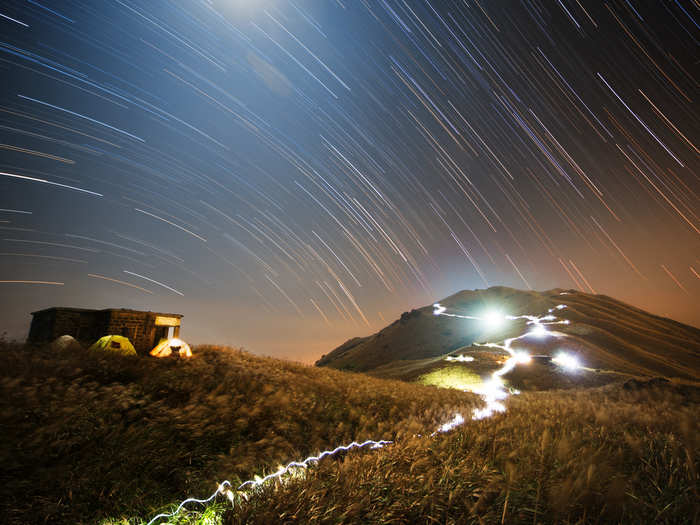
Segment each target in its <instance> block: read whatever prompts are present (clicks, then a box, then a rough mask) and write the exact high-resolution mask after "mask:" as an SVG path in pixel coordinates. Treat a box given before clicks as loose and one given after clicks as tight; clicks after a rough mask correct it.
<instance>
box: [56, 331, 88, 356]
mask: <svg viewBox="0 0 700 525" xmlns="http://www.w3.org/2000/svg"><path fill="white" fill-rule="evenodd" d="M82 349H83V345H81V344H80V343H79V342H78V341H76V340H75V338H74V337H73V336H70V335H62V336H61V337H57V338H56V339H54V340H53V342H52V343H51V350H53V351H54V352H60V351H63V350H68V351H75V350H82Z"/></svg>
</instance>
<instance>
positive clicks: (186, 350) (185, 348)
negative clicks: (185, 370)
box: [151, 337, 192, 357]
mask: <svg viewBox="0 0 700 525" xmlns="http://www.w3.org/2000/svg"><path fill="white" fill-rule="evenodd" d="M151 355H152V356H155V357H169V356H171V355H175V356H179V357H192V349H190V345H188V344H187V343H185V342H184V341H183V340H182V339H178V338H177V337H174V338H173V339H163V340H162V341H161V342H160V343H158V344H157V345H156V347H155V348H154V349H153V350H151Z"/></svg>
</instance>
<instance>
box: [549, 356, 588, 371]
mask: <svg viewBox="0 0 700 525" xmlns="http://www.w3.org/2000/svg"><path fill="white" fill-rule="evenodd" d="M552 363H556V364H558V365H559V366H561V367H562V368H564V369H566V370H576V369H577V368H581V363H579V360H578V358H577V357H576V356H574V355H570V354H565V353H563V352H562V353H560V354H558V355H557V356H556V357H555V358H554V359H552Z"/></svg>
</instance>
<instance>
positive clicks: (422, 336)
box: [316, 286, 700, 381]
mask: <svg viewBox="0 0 700 525" xmlns="http://www.w3.org/2000/svg"><path fill="white" fill-rule="evenodd" d="M439 304H441V305H443V306H444V307H446V308H447V309H448V311H452V312H458V313H459V314H464V315H467V316H474V317H479V316H483V315H485V313H486V312H488V311H490V310H494V309H495V310H500V311H501V313H502V314H505V315H510V316H522V315H535V316H541V315H546V314H547V312H548V311H549V310H550V309H555V308H556V307H557V306H558V305H559V304H563V305H565V306H566V309H563V310H561V311H557V316H558V317H560V318H562V319H565V320H568V321H569V324H568V325H562V326H558V327H557V331H558V332H559V333H561V334H562V335H563V336H565V337H562V338H557V339H556V340H553V339H552V340H549V341H546V342H544V341H543V342H541V343H538V344H534V343H528V344H527V345H525V346H528V347H529V348H528V350H533V351H534V352H535V353H545V354H547V355H551V354H552V352H554V351H555V350H556V348H555V347H557V348H562V347H565V348H567V349H570V350H574V351H576V353H578V354H580V355H581V357H582V359H583V360H584V362H585V363H586V364H587V365H590V366H592V367H596V368H603V369H612V370H617V371H620V372H625V373H629V374H638V375H644V376H657V375H660V376H664V377H677V378H680V379H684V380H691V381H697V380H698V378H699V377H700V330H699V329H697V328H695V327H693V326H689V325H685V324H683V323H680V322H678V321H675V320H673V319H669V318H665V317H662V316H658V315H655V314H651V313H649V312H646V311H644V310H642V309H640V308H638V307H636V306H633V305H629V304H626V303H624V302H622V301H619V300H617V299H615V298H613V297H609V296H607V295H598V294H596V295H593V294H587V293H583V292H579V291H576V290H566V289H561V288H554V289H551V290H546V291H542V292H535V291H522V290H516V289H513V288H508V287H504V286H495V287H491V288H488V289H485V290H462V291H459V292H457V293H455V294H452V295H450V296H448V297H446V298H445V299H443V300H441V301H439ZM433 309H434V308H433V306H432V305H429V306H424V307H420V308H417V309H413V310H411V311H409V312H404V313H403V314H402V315H401V316H400V318H399V319H397V320H396V321H394V322H393V323H391V324H389V325H388V326H386V327H384V328H383V329H382V330H380V331H379V332H377V333H375V334H372V335H369V336H366V337H356V338H352V339H349V340H348V341H346V342H345V343H343V344H342V345H340V346H339V347H337V348H336V349H334V350H332V351H331V352H329V353H328V354H326V355H324V356H322V357H321V359H319V360H318V361H317V362H316V365H317V366H328V367H332V368H338V369H342V370H352V371H356V372H367V373H370V374H373V375H379V376H384V377H386V376H387V375H392V373H393V372H395V369H396V367H397V366H404V367H406V366H408V365H409V364H410V363H414V364H419V361H421V360H439V358H441V357H444V356H446V355H448V354H450V353H454V352H456V351H458V350H464V349H466V348H469V347H472V345H474V343H477V342H479V341H481V340H488V341H491V342H496V341H503V340H505V339H506V338H510V337H518V336H519V335H522V333H524V331H525V330H526V328H525V327H526V325H525V324H524V321H523V322H518V321H510V322H507V323H505V325H504V326H503V327H502V328H499V329H496V330H493V329H491V330H489V329H488V328H487V327H485V326H484V323H481V322H479V321H478V320H468V319H454V318H450V317H443V316H435V315H433ZM555 343H556V344H555ZM559 343H562V344H559ZM524 344H525V343H523V345H524ZM521 346H522V345H521ZM472 348H473V347H472ZM540 350H542V352H540ZM427 364H429V362H428V363H427ZM392 371H393V372H392ZM392 376H393V377H396V374H395V373H394V374H393V375H392ZM399 376H400V374H399Z"/></svg>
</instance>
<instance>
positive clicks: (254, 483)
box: [147, 425, 444, 525]
mask: <svg viewBox="0 0 700 525" xmlns="http://www.w3.org/2000/svg"><path fill="white" fill-rule="evenodd" d="M443 426H444V425H443ZM441 428H442V427H441ZM392 443H393V441H385V440H379V441H373V440H371V439H369V440H367V441H364V442H362V443H358V442H356V441H353V442H352V443H350V444H349V445H341V446H339V447H336V448H334V449H333V450H324V451H323V452H321V453H320V454H319V455H318V456H309V457H308V458H306V459H305V460H303V461H292V462H291V463H288V464H287V465H286V466H283V467H280V468H279V469H277V470H276V471H275V472H273V473H272V474H268V475H267V476H265V477H263V478H260V477H258V476H256V477H255V478H254V479H249V480H248V481H244V482H243V483H241V484H240V485H239V486H238V487H237V488H236V492H238V493H239V494H238V495H239V496H240V497H242V498H244V499H247V498H248V494H247V493H246V492H243V493H240V491H242V490H243V489H246V488H247V487H251V488H255V487H259V486H261V485H263V484H265V483H267V482H268V481H270V480H273V479H280V478H281V477H282V476H283V475H285V474H287V473H288V472H290V471H291V470H292V469H297V468H307V467H308V466H309V465H310V464H311V463H316V462H318V461H320V460H321V459H323V458H324V457H327V456H333V455H335V454H337V453H338V452H347V451H348V450H350V449H353V448H364V447H367V446H369V447H370V448H371V449H378V448H382V447H384V446H385V445H390V444H392ZM231 487H232V485H231V482H230V481H228V480H227V481H224V482H222V483H220V484H219V486H218V488H217V489H216V491H215V492H214V493H213V494H212V495H211V496H209V497H208V498H206V499H196V498H188V499H186V500H184V501H183V502H182V503H180V504H179V505H178V507H177V508H176V509H175V510H174V511H173V512H170V513H163V514H158V515H157V516H155V517H153V518H152V519H151V521H149V522H148V524H147V525H153V523H155V522H156V521H158V520H159V519H161V518H172V517H174V516H176V515H177V514H179V513H180V511H181V510H182V509H183V508H184V507H185V505H187V504H188V503H199V504H202V505H204V504H206V503H209V502H210V501H213V500H214V498H216V496H218V495H219V494H223V495H224V496H226V497H227V498H228V499H229V501H231V503H233V502H234V501H235V496H236V494H234V492H233V491H232V490H231ZM248 490H250V489H248Z"/></svg>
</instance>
